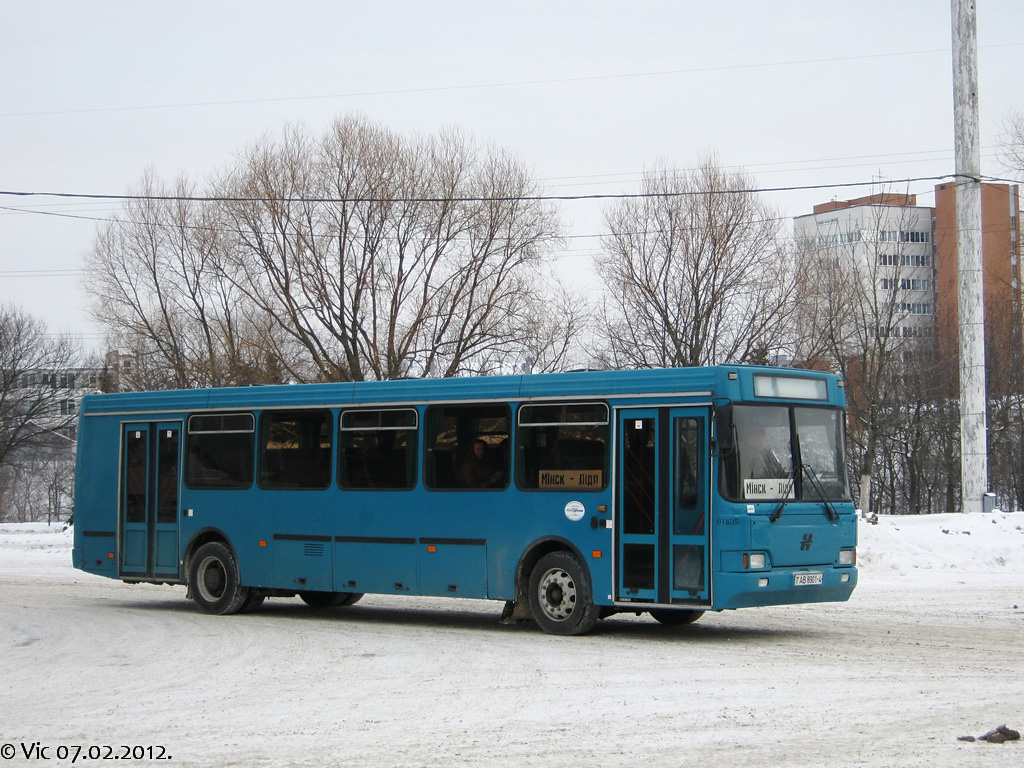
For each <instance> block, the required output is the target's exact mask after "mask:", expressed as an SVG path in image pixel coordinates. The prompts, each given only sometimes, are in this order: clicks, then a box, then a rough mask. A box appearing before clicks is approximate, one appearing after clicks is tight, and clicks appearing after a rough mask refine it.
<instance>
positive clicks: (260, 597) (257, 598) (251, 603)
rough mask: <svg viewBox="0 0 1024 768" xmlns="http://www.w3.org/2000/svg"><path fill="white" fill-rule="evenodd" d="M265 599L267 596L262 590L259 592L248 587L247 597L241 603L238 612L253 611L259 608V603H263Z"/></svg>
mask: <svg viewBox="0 0 1024 768" xmlns="http://www.w3.org/2000/svg"><path fill="white" fill-rule="evenodd" d="M266 599H267V596H266V595H265V594H263V593H262V592H260V591H259V590H256V589H250V590H249V597H248V598H246V601H245V603H243V604H242V607H241V608H239V609H238V612H239V613H249V612H250V611H255V610H256V609H257V608H259V607H260V606H261V605H263V601H264V600H266Z"/></svg>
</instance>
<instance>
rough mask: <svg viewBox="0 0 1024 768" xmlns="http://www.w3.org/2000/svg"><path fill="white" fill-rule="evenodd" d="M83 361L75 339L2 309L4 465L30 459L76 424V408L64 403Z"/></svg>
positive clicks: (0, 439) (0, 434)
mask: <svg viewBox="0 0 1024 768" xmlns="http://www.w3.org/2000/svg"><path fill="white" fill-rule="evenodd" d="M79 358H80V350H79V348H78V346H77V345H76V344H75V343H74V342H72V341H71V340H69V339H67V338H64V337H57V338H53V337H51V336H50V335H48V334H47V332H46V326H45V325H44V324H43V323H42V322H41V321H40V320H37V319H36V318H33V317H32V316H30V315H28V314H27V313H25V312H23V311H21V310H20V309H17V308H15V307H12V306H9V305H4V306H0V466H5V465H9V464H11V463H14V462H16V461H21V460H26V459H27V457H31V456H32V455H35V453H36V452H37V451H38V450H41V449H45V446H46V445H47V443H48V442H49V441H50V440H51V438H52V437H53V436H55V435H56V436H59V435H61V434H62V433H63V432H65V431H67V430H68V429H70V428H71V427H72V426H73V425H74V423H75V409H74V408H73V407H68V404H67V403H66V402H65V401H66V400H67V398H68V396H69V395H68V391H69V390H70V389H73V385H71V386H69V384H68V382H67V378H68V376H70V375H73V371H74V369H75V368H76V367H77V366H78V364H79ZM61 377H64V381H63V382H62V381H61ZM19 457H20V458H19Z"/></svg>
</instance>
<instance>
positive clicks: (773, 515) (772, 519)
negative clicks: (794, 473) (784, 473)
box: [768, 477, 796, 523]
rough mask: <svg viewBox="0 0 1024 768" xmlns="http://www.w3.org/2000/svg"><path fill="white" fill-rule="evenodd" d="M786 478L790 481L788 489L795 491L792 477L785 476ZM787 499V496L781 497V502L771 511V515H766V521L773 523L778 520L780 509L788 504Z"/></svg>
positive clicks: (780, 513) (780, 514) (780, 515)
mask: <svg viewBox="0 0 1024 768" xmlns="http://www.w3.org/2000/svg"><path fill="white" fill-rule="evenodd" d="M787 479H788V480H789V482H790V489H791V491H794V492H795V491H796V483H795V482H794V481H793V478H791V477H790V478H787ZM789 500H790V497H789V496H786V497H784V498H783V499H782V503H781V504H779V506H778V507H776V509H775V511H774V512H772V513H771V515H769V516H768V521H769V522H772V523H774V522H775V521H776V520H778V519H779V518H780V517H782V510H784V509H785V508H786V505H787V504H789Z"/></svg>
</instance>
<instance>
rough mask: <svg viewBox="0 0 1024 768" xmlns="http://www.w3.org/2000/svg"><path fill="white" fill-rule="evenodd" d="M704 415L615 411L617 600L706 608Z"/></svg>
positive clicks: (668, 410)
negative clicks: (616, 420)
mask: <svg viewBox="0 0 1024 768" xmlns="http://www.w3.org/2000/svg"><path fill="white" fill-rule="evenodd" d="M708 425H709V414H708V410H707V409H706V408H628V409H620V410H619V411H618V422H617V435H618V438H617V446H618V447H617V452H618V455H617V460H618V473H617V474H618V478H617V480H618V491H617V493H616V529H615V530H616V537H617V541H616V561H617V568H616V592H617V594H616V600H617V601H621V602H627V603H649V604H653V605H680V606H683V605H694V606H700V605H707V604H708V603H710V591H709V584H708V572H709V570H708V567H709V549H710V547H709V543H710V541H709V538H708V525H707V523H708V520H709V518H710V514H709V513H710V510H709V499H710V494H709V488H708V471H709V461H708V455H707V454H708Z"/></svg>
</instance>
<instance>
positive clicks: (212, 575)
mask: <svg viewBox="0 0 1024 768" xmlns="http://www.w3.org/2000/svg"><path fill="white" fill-rule="evenodd" d="M198 576H199V578H198V579H196V581H197V582H198V584H197V585H196V586H197V587H198V589H199V594H200V596H201V597H202V598H203V600H205V601H206V602H208V603H215V602H217V601H218V600H220V599H221V598H222V597H224V590H225V589H226V588H227V583H228V577H227V571H225V569H224V563H222V562H221V561H220V558H217V557H213V556H212V555H211V556H210V557H206V558H203V560H202V562H200V563H199V570H198Z"/></svg>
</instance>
